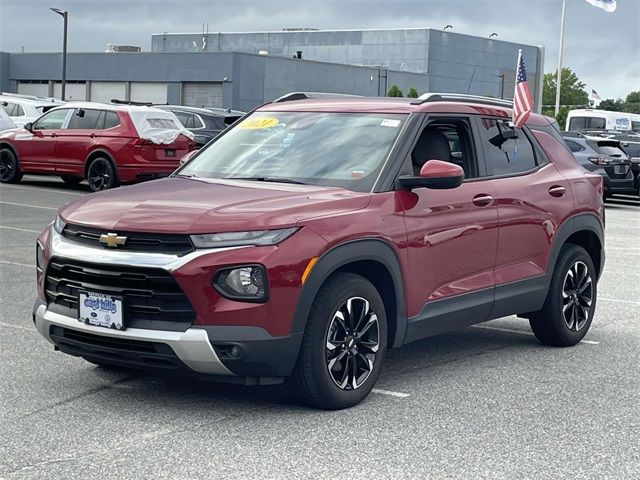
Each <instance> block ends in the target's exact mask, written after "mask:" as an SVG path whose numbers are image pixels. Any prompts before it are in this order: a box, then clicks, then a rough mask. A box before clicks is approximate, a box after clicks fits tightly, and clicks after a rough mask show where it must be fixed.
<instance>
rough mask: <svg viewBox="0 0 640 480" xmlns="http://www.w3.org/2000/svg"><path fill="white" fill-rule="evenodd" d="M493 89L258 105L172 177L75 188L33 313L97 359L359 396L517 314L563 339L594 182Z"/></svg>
mask: <svg viewBox="0 0 640 480" xmlns="http://www.w3.org/2000/svg"><path fill="white" fill-rule="evenodd" d="M510 115H511V111H510V109H509V108H508V106H507V104H505V103H504V102H502V101H500V100H495V99H488V98H483V97H477V98H474V97H471V98H470V97H458V96H455V95H448V96H446V95H435V94H431V95H428V96H426V97H425V98H423V99H418V100H412V99H387V98H335V99H331V98H323V99H313V98H311V99H306V100H300V101H285V102H277V103H272V104H267V105H264V106H262V107H259V108H258V109H256V111H254V112H252V113H251V114H250V115H249V116H248V117H246V118H245V119H244V120H242V121H240V122H239V123H238V124H236V125H235V126H234V127H232V128H230V129H228V130H226V131H225V132H223V133H222V134H221V135H220V136H219V137H217V138H216V140H215V141H213V142H212V143H210V144H209V145H208V146H207V147H205V148H204V149H202V150H200V151H199V152H198V153H196V154H195V155H194V156H193V157H192V158H191V159H190V160H189V161H188V162H186V164H185V165H183V166H182V167H181V168H180V169H179V170H178V171H177V172H176V173H174V174H173V175H172V176H171V177H170V178H167V179H161V180H156V181H153V182H148V183H145V184H141V185H138V186H135V187H132V188H128V189H126V190H124V191H108V192H102V193H99V194H96V195H89V196H86V197H83V198H81V199H79V200H77V201H75V202H74V203H71V204H69V205H67V206H65V207H63V208H62V209H61V210H60V212H59V214H58V216H57V218H56V219H55V221H54V222H53V224H52V225H51V226H50V227H48V228H47V229H46V230H45V231H44V232H42V234H41V235H40V236H39V237H38V243H37V272H38V273H37V283H38V292H39V293H38V296H39V298H38V300H37V302H36V305H35V307H34V316H33V318H34V322H35V325H36V327H37V329H38V330H39V331H40V333H41V334H42V335H43V336H44V337H45V338H46V339H48V340H49V341H50V342H52V343H53V344H54V345H55V346H56V348H57V349H59V350H60V351H62V352H65V353H68V354H71V355H76V356H81V357H84V358H85V359H87V360H89V361H90V362H93V363H96V364H99V365H107V366H124V367H135V368H142V369H156V370H165V371H170V372H176V371H186V372H189V373H192V374H195V375H198V376H203V377H208V378H213V379H217V380H223V381H225V380H226V381H236V382H239V381H242V382H245V383H247V384H270V383H276V382H280V381H282V380H283V379H285V378H286V377H290V376H292V377H293V378H294V379H295V382H296V383H297V385H298V386H299V389H300V391H301V392H302V394H303V395H304V397H305V398H306V399H307V400H308V401H309V402H310V403H311V404H313V405H316V406H318V407H322V408H330V409H335V408H344V407H348V406H352V405H355V404H357V403H358V402H360V401H361V400H362V399H364V398H365V397H366V396H367V394H368V393H369V392H370V391H371V389H372V388H373V386H374V383H375V382H376V379H377V378H378V375H379V373H380V369H381V367H382V363H383V360H384V356H385V353H386V351H387V349H389V348H396V347H400V346H402V345H404V344H406V343H409V342H412V341H414V340H418V339H421V338H425V337H428V336H431V335H437V334H440V333H443V332H446V331H449V330H453V329H459V328H464V327H466V326H469V325H472V324H476V323H480V322H485V321H487V320H490V319H493V318H497V317H503V316H506V315H512V314H517V315H518V316H520V317H524V318H527V319H529V322H530V325H531V328H532V329H533V332H534V333H535V335H536V336H537V337H538V339H539V340H540V341H541V342H542V343H544V344H546V345H555V346H568V345H574V344H576V343H578V342H579V341H580V340H581V339H582V338H583V337H584V335H585V333H586V332H587V330H588V329H589V326H590V324H591V321H592V318H593V314H594V310H595V306H596V284H597V280H598V278H599V276H600V274H601V272H602V269H603V265H604V253H603V243H604V210H603V204H602V177H601V176H599V175H594V174H591V173H589V172H586V171H585V170H584V169H583V168H582V167H580V166H579V165H578V164H577V163H576V161H575V159H574V158H573V155H572V154H571V151H570V150H569V149H568V148H567V147H566V145H565V143H564V140H563V139H562V137H561V136H560V134H559V133H558V130H557V127H556V126H555V124H554V123H552V122H553V121H552V120H550V119H549V118H546V117H543V116H540V115H531V117H530V118H529V120H528V123H527V125H526V126H525V127H524V128H523V129H517V128H514V127H513V126H512V124H511V122H510V120H509V118H510Z"/></svg>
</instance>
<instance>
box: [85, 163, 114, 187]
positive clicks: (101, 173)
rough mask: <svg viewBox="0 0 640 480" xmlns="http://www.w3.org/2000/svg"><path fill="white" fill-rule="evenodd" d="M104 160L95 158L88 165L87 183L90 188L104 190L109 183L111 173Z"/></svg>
mask: <svg viewBox="0 0 640 480" xmlns="http://www.w3.org/2000/svg"><path fill="white" fill-rule="evenodd" d="M109 170H110V169H109V165H108V164H107V162H106V161H105V160H97V161H95V162H93V163H92V164H91V166H90V167H89V175H88V177H89V178H88V180H89V185H90V186H91V188H92V190H95V191H98V190H104V189H106V188H109V186H110V185H111V173H110V171H109Z"/></svg>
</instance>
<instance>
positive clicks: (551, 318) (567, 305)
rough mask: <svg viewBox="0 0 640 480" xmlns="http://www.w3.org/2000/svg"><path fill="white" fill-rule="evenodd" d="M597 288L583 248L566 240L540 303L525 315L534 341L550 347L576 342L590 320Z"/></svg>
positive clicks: (594, 275)
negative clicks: (543, 300)
mask: <svg viewBox="0 0 640 480" xmlns="http://www.w3.org/2000/svg"><path fill="white" fill-rule="evenodd" d="M597 287H598V286H597V276H596V269H595V267H594V265H593V261H592V260H591V257H590V256H589V254H588V253H587V251H586V250H585V249H584V248H582V247H580V246H578V245H573V244H570V243H569V244H566V245H565V246H563V247H562V250H560V255H559V256H558V260H557V261H556V266H555V268H554V270H553V276H552V278H551V284H550V286H549V292H548V293H547V298H546V300H545V302H544V305H543V306H542V309H541V310H540V311H538V312H535V313H534V314H533V315H532V316H531V317H530V318H529V324H530V325H531V330H533V333H534V334H535V336H536V337H537V338H538V340H539V341H540V342H541V343H543V344H544V345H550V346H554V347H568V346H571V345H575V344H576V343H578V342H580V340H582V339H583V337H584V336H585V335H586V333H587V331H588V330H589V327H590V326H591V321H592V320H593V313H594V312H595V308H596V297H597V291H598V290H597Z"/></svg>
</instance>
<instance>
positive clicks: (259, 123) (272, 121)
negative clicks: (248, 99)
mask: <svg viewBox="0 0 640 480" xmlns="http://www.w3.org/2000/svg"><path fill="white" fill-rule="evenodd" d="M278 123H280V120H278V119H277V118H272V117H267V118H248V119H246V120H245V121H244V122H242V123H241V124H240V125H238V128H245V129H247V130H257V129H260V128H271V127H275V126H276V125H278Z"/></svg>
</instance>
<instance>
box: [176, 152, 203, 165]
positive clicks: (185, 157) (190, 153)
mask: <svg viewBox="0 0 640 480" xmlns="http://www.w3.org/2000/svg"><path fill="white" fill-rule="evenodd" d="M198 151H199V150H191V151H190V152H189V153H187V154H186V155H185V156H184V157H182V158H181V159H180V163H179V165H180V166H182V165H184V164H185V163H187V162H188V161H189V160H191V159H192V158H193V156H194V155H195V154H196V153H198Z"/></svg>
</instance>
